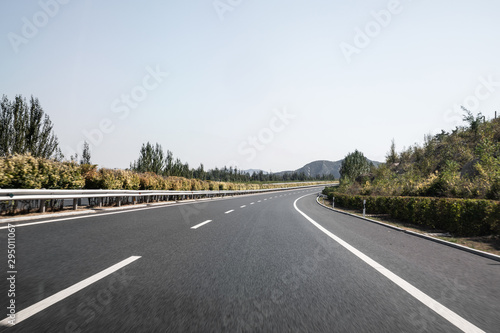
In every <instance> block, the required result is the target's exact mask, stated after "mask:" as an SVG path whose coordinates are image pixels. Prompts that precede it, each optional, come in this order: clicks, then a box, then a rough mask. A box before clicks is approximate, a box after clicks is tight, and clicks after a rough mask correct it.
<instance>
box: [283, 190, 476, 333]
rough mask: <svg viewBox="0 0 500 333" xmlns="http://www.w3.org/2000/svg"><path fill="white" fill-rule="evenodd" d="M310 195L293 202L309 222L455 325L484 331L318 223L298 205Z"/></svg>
mask: <svg viewBox="0 0 500 333" xmlns="http://www.w3.org/2000/svg"><path fill="white" fill-rule="evenodd" d="M309 195H310V194H307V195H304V196H301V197H300V198H298V199H297V200H295V202H294V203H293V206H294V208H295V210H297V211H298V212H299V213H300V214H301V215H302V216H304V217H305V218H306V220H308V221H309V222H311V223H312V224H313V225H314V226H315V227H317V228H318V229H319V230H321V231H323V232H324V233H325V234H326V235H328V236H329V237H330V238H332V239H333V240H334V241H336V242H337V243H339V244H340V245H342V246H343V247H344V248H346V249H347V250H349V251H350V252H351V253H353V254H354V255H356V256H357V257H358V258H360V259H361V260H363V261H364V262H365V263H367V264H368V265H370V266H371V267H372V268H374V269H375V270H377V271H378V272H379V273H381V274H382V275H384V276H385V277H386V278H388V279H389V280H391V281H392V282H394V283H395V284H397V285H398V286H399V287H400V288H402V289H403V290H404V291H406V292H407V293H409V294H410V295H411V296H413V297H415V298H416V299H417V300H419V301H420V302H422V303H423V304H424V305H426V306H427V307H429V308H430V309H431V310H433V311H434V312H436V313H437V314H439V315H440V316H441V317H443V318H444V319H446V320H448V321H449V322H450V323H452V324H453V325H455V326H456V327H457V328H459V329H460V330H462V331H464V332H471V333H472V332H484V331H483V330H481V329H480V328H479V327H477V326H475V325H474V324H472V323H470V322H468V321H467V320H465V319H464V318H462V317H460V316H459V315H458V314H456V313H455V312H453V311H451V310H450V309H448V308H447V307H445V306H444V305H442V304H441V303H439V302H438V301H436V300H434V299H433V298H431V297H429V296H428V295H427V294H425V293H424V292H422V291H420V290H419V289H417V288H416V287H414V286H413V285H412V284H410V283H408V282H406V281H405V280H403V279H402V278H400V277H399V276H397V275H396V274H394V273H393V272H391V271H390V270H388V269H387V268H385V267H384V266H382V265H380V264H379V263H378V262H376V261H375V260H373V259H371V258H370V257H368V256H367V255H365V254H364V253H363V252H361V251H359V250H358V249H356V248H354V247H353V246H351V245H350V244H349V243H347V242H345V241H344V240H342V239H341V238H339V237H337V236H335V235H334V234H332V233H331V232H330V231H328V230H327V229H325V228H324V227H323V226H321V225H320V224H319V223H317V222H316V221H314V220H313V219H312V218H310V217H309V216H307V215H306V214H305V213H304V212H302V211H301V210H300V209H299V208H298V207H297V201H299V200H300V199H302V198H304V197H307V196H309Z"/></svg>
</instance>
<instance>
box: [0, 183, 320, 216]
mask: <svg viewBox="0 0 500 333" xmlns="http://www.w3.org/2000/svg"><path fill="white" fill-rule="evenodd" d="M326 185H329V184H317V185H307V186H294V187H280V188H273V189H260V190H235V191H228V190H224V191H220V190H213V191H166V190H162V191H157V190H147V191H133V190H46V189H41V190H31V189H0V202H12V205H14V204H15V202H17V201H21V200H23V201H38V207H39V211H40V212H45V209H46V203H47V202H50V201H51V200H73V209H74V210H76V209H78V206H79V201H80V200H81V199H84V198H87V199H91V198H92V199H94V200H95V201H96V202H97V205H98V206H99V207H101V206H102V203H103V199H105V198H108V199H110V198H112V199H113V200H114V202H116V205H117V206H121V205H122V202H124V201H126V202H128V199H129V198H131V203H132V204H136V203H137V202H138V199H142V200H143V201H145V202H146V203H149V202H150V200H152V201H157V202H160V201H169V200H170V199H171V198H173V199H174V200H184V199H186V198H187V199H201V198H213V197H225V196H235V195H244V194H258V193H266V192H274V191H283V190H294V189H301V188H309V187H317V186H326ZM125 199H126V200H125Z"/></svg>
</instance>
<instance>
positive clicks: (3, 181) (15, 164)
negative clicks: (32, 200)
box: [0, 155, 85, 189]
mask: <svg viewBox="0 0 500 333" xmlns="http://www.w3.org/2000/svg"><path fill="white" fill-rule="evenodd" d="M84 183H85V181H84V179H83V177H82V175H81V173H80V170H79V167H78V165H76V164H75V163H73V162H57V161H53V160H48V159H44V158H39V157H33V156H31V155H13V156H9V157H2V158H0V187H1V188H19V189H41V188H46V189H78V188H82V187H83V186H84Z"/></svg>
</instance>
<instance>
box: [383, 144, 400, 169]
mask: <svg viewBox="0 0 500 333" xmlns="http://www.w3.org/2000/svg"><path fill="white" fill-rule="evenodd" d="M397 161H398V153H397V152H396V143H395V142H394V139H392V141H391V149H390V150H389V152H388V153H387V155H386V157H385V162H386V163H387V164H394V163H396V162H397Z"/></svg>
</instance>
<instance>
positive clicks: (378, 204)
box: [324, 190, 500, 236]
mask: <svg viewBox="0 0 500 333" xmlns="http://www.w3.org/2000/svg"><path fill="white" fill-rule="evenodd" d="M324 194H326V195H328V198H329V199H330V200H332V197H333V196H335V205H336V206H338V207H343V208H347V209H362V208H363V200H366V210H367V212H368V213H371V214H389V215H390V216H391V217H393V218H396V219H399V220H402V221H405V222H409V223H413V224H417V225H422V226H425V227H430V228H436V229H441V230H445V231H448V232H450V233H452V234H455V235H457V236H480V235H489V234H500V225H499V223H500V222H499V221H500V202H497V201H492V200H482V199H449V198H429V197H375V196H359V195H346V194H341V193H336V192H333V191H332V190H325V191H324Z"/></svg>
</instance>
